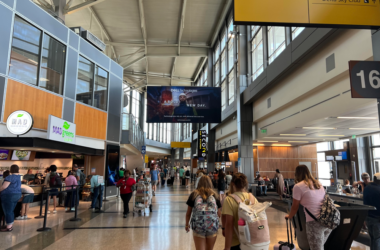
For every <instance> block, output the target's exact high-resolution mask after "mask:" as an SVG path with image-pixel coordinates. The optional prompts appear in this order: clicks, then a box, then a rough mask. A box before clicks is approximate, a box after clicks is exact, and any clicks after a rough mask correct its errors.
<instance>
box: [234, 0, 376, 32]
mask: <svg viewBox="0 0 380 250" xmlns="http://www.w3.org/2000/svg"><path fill="white" fill-rule="evenodd" d="M234 2H235V15H234V21H235V24H253V25H254V24H256V25H288V26H290V25H292V24H296V25H295V26H306V27H307V26H314V27H319V26H320V27H329V26H330V27H331V26H347V27H363V26H364V27H368V28H369V27H374V26H380V14H379V13H380V0H271V1H263V0H234Z"/></svg>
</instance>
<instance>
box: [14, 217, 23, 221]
mask: <svg viewBox="0 0 380 250" xmlns="http://www.w3.org/2000/svg"><path fill="white" fill-rule="evenodd" d="M23 219H24V216H17V217H16V218H15V220H23Z"/></svg>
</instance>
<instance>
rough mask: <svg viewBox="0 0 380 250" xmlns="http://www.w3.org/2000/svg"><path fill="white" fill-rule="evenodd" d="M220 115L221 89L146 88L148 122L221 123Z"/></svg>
mask: <svg viewBox="0 0 380 250" xmlns="http://www.w3.org/2000/svg"><path fill="white" fill-rule="evenodd" d="M221 116H222V110H221V89H220V88H214V87H180V86H170V87H148V88H147V118H146V119H147V120H146V122H147V123H220V122H221V118H222V117H221Z"/></svg>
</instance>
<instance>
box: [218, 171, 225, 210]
mask: <svg viewBox="0 0 380 250" xmlns="http://www.w3.org/2000/svg"><path fill="white" fill-rule="evenodd" d="M225 191H226V175H225V174H224V173H223V170H222V169H220V170H219V174H218V194H219V198H220V201H221V202H222V204H223V201H224V198H226V195H225Z"/></svg>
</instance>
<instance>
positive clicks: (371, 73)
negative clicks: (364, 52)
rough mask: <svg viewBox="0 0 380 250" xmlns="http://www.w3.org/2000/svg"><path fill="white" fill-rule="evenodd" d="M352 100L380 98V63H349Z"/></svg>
mask: <svg viewBox="0 0 380 250" xmlns="http://www.w3.org/2000/svg"><path fill="white" fill-rule="evenodd" d="M348 65H349V72H350V80H351V97H352V98H380V62H377V61H349V62H348Z"/></svg>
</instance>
